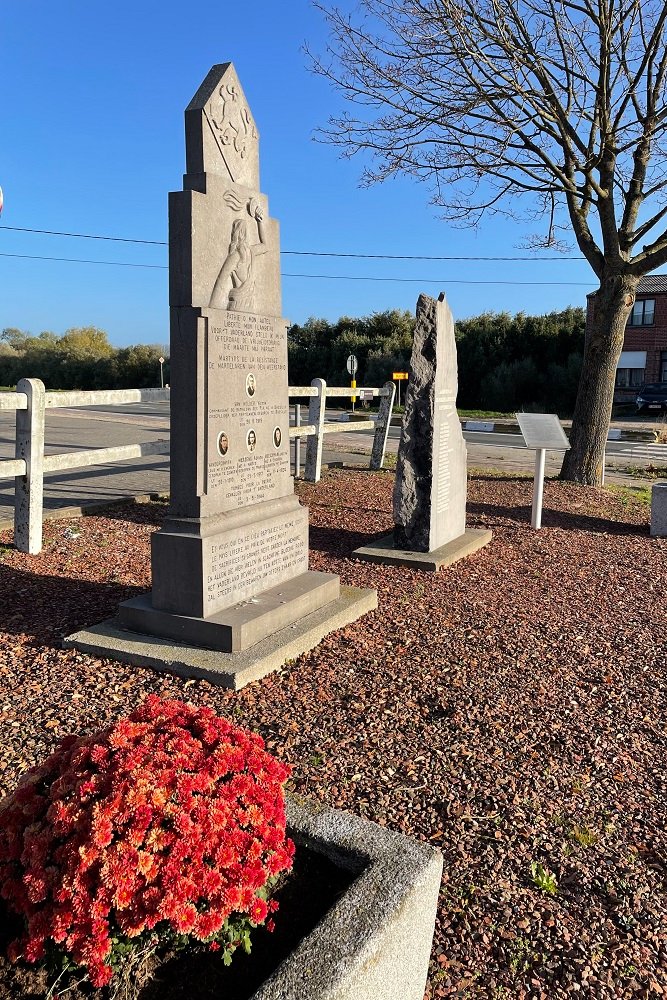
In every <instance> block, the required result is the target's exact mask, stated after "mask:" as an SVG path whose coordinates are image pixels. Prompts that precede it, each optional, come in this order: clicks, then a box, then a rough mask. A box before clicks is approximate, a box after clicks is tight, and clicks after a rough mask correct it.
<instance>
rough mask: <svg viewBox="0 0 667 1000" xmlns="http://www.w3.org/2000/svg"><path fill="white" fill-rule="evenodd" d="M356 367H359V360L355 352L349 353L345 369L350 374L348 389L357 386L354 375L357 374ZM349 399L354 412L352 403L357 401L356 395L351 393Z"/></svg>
mask: <svg viewBox="0 0 667 1000" xmlns="http://www.w3.org/2000/svg"><path fill="white" fill-rule="evenodd" d="M358 367H359V362H358V360H357V356H356V354H350V356H349V357H348V359H347V370H348V372H349V373H350V375H351V376H352V377H351V379H350V389H356V388H357V380H356V378H355V377H354V376H355V375H356V374H357V369H358ZM351 399H352V412H353V413H354V404H355V403H356V401H357V397H356V396H355V395H352V397H351Z"/></svg>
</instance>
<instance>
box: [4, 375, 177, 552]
mask: <svg viewBox="0 0 667 1000" xmlns="http://www.w3.org/2000/svg"><path fill="white" fill-rule="evenodd" d="M168 399H169V389H109V390H102V391H93V392H46V390H45V389H44V383H43V382H42V381H41V380H40V379H37V378H24V379H21V381H20V382H19V384H18V385H17V387H16V392H3V393H0V410H16V444H15V448H14V455H15V457H14V458H13V459H4V460H2V461H0V479H8V478H10V479H15V480H16V486H15V491H14V543H15V545H16V548H17V549H19V550H20V551H21V552H30V553H32V554H36V553H37V552H40V551H41V549H42V518H43V512H44V473H45V472H56V471H62V470H64V469H79V468H83V467H85V466H89V465H101V464H102V463H104V464H106V463H110V462H123V461H125V460H126V459H128V458H141V457H143V456H144V455H163V454H167V453H168V452H169V441H168V439H166V438H164V439H161V440H159V441H150V442H147V443H145V444H128V445H121V446H119V447H113V448H91V449H89V450H87V451H79V452H65V453H63V454H59V455H45V454H44V424H45V415H46V410H48V409H53V408H55V407H61V406H67V407H74V406H95V405H98V406H99V405H105V404H106V405H110V406H120V405H122V404H124V403H142V402H144V403H146V402H151V403H158V402H166V401H167V400H168Z"/></svg>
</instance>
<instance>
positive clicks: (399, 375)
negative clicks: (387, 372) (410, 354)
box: [391, 372, 408, 382]
mask: <svg viewBox="0 0 667 1000" xmlns="http://www.w3.org/2000/svg"><path fill="white" fill-rule="evenodd" d="M391 377H392V379H393V380H394V382H404V381H405V379H406V378H407V377H408V372H394V374H393V375H392V376H391Z"/></svg>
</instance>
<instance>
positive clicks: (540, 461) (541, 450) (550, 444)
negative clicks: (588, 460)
mask: <svg viewBox="0 0 667 1000" xmlns="http://www.w3.org/2000/svg"><path fill="white" fill-rule="evenodd" d="M516 419H517V421H518V423H519V429H520V431H521V433H522V435H523V440H524V442H525V445H526V448H532V449H534V450H535V479H534V481H533V510H532V516H531V520H530V523H531V526H532V527H533V528H535V529H537V528H541V526H542V497H543V495H544V463H545V459H546V454H547V449H548V450H549V451H568V450H569V447H570V442H569V441H568V439H567V436H566V434H565V431H564V430H563V428H562V426H561V422H560V420H559V419H558V415H557V414H556V413H517V415H516Z"/></svg>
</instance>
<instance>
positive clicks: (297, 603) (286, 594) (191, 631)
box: [118, 570, 340, 653]
mask: <svg viewBox="0 0 667 1000" xmlns="http://www.w3.org/2000/svg"><path fill="white" fill-rule="evenodd" d="M339 591H340V583H339V578H338V577H337V576H334V574H333V573H315V572H313V571H312V570H310V571H307V572H305V573H300V574H299V576H295V577H292V579H291V580H286V581H284V582H283V583H280V584H277V585H276V586H274V587H271V588H270V589H269V590H265V591H263V592H262V593H260V594H257V596H256V597H251V598H249V599H248V600H245V601H239V603H238V604H235V605H233V606H232V607H230V608H225V609H224V610H223V611H218V612H217V613H216V614H213V615H209V616H207V617H206V618H199V617H195V616H191V615H177V614H173V613H172V612H170V611H162V610H160V609H158V608H154V607H153V605H152V603H151V595H150V594H142V596H141V597H135V598H133V599H132V600H131V601H124V602H123V604H121V605H120V607H119V608H118V616H119V618H120V621H121V624H122V626H123V628H126V629H129V631H131V632H140V633H142V634H143V633H146V634H147V635H154V636H157V637H158V638H161V639H175V640H176V642H187V643H192V644H193V645H195V646H205V647H206V648H207V649H217V650H219V651H220V652H222V653H240V652H242V651H243V650H244V649H249V648H250V647H251V646H254V645H255V643H257V642H260V641H261V640H262V639H266V637H267V636H269V635H270V634H271V633H272V632H277V631H279V630H280V629H283V628H286V627H287V626H288V625H292V624H293V623H294V622H296V621H298V620H299V618H303V617H304V615H308V614H310V613H311V612H312V611H317V610H318V609H319V608H322V607H324V605H325V604H330V603H331V601H335V600H336V599H337V598H338V595H339Z"/></svg>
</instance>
